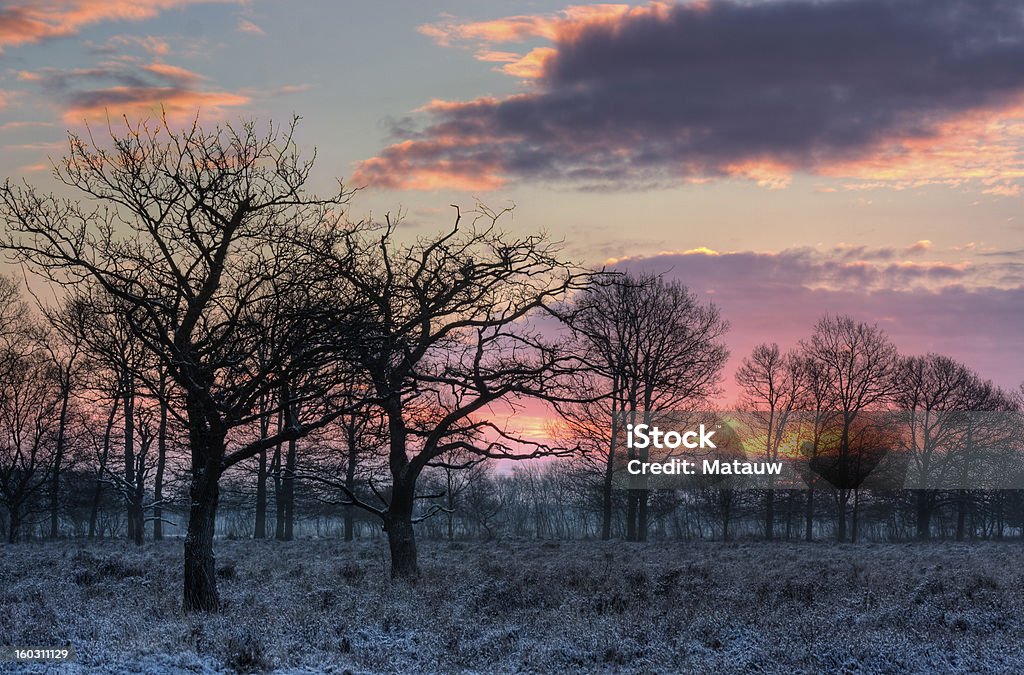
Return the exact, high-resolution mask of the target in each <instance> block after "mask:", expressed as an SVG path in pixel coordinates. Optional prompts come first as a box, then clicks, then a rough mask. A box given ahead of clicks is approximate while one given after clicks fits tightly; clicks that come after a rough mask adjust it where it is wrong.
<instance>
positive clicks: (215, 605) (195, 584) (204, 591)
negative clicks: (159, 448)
mask: <svg viewBox="0 0 1024 675" xmlns="http://www.w3.org/2000/svg"><path fill="white" fill-rule="evenodd" d="M193 452H194V451H193ZM219 478H220V476H219V475H218V470H217V466H216V464H215V463H213V462H207V463H206V465H205V466H203V467H200V468H199V469H198V470H193V472H192V485H191V487H190V489H189V496H190V497H191V504H192V505H191V508H190V509H189V516H188V534H187V535H186V536H185V589H184V590H185V595H184V608H185V611H203V612H212V611H216V610H217V609H219V608H220V598H219V596H218V595H217V576H216V568H215V565H216V561H215V558H214V555H213V535H214V528H215V525H216V521H217V499H218V497H219V492H220V488H219V485H218V481H219Z"/></svg>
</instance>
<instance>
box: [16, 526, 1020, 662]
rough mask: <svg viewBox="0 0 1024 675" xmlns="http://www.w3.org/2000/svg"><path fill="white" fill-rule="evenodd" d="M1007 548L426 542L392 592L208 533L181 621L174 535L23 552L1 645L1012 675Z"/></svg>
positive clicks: (374, 571) (315, 558)
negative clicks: (216, 599)
mask: <svg viewBox="0 0 1024 675" xmlns="http://www.w3.org/2000/svg"><path fill="white" fill-rule="evenodd" d="M1022 552H1024V551H1022V550H1021V547H1020V544H1019V543H1013V544H1002V545H1000V544H992V543H986V544H977V545H963V546H960V545H951V544H928V545H919V544H911V545H890V544H860V545H853V546H835V545H828V544H816V545H790V544H763V543H751V544H743V543H739V544H720V543H719V544H716V543H698V544H645V545H628V544H624V543H599V542H576V543H560V544H558V543H550V544H542V543H536V542H510V541H504V542H498V543H491V544H475V543H466V544H454V545H448V544H441V543H430V542H427V543H424V544H423V545H422V552H421V565H422V567H423V570H424V575H423V579H422V582H421V583H420V584H419V585H418V586H416V587H410V586H407V585H405V584H393V583H391V582H390V581H388V580H387V578H386V574H385V570H386V567H387V562H386V546H385V545H384V543H383V542H376V543H361V544H357V545H354V546H349V545H345V544H344V543H343V542H332V541H314V542H294V543H289V544H280V543H275V542H228V541H225V542H219V543H218V575H219V576H220V577H221V578H220V588H221V594H222V597H223V599H224V601H225V610H224V611H223V612H222V613H220V614H218V615H214V616H195V615H184V614H182V612H181V610H180V587H181V571H180V543H177V542H165V543H162V544H158V545H153V544H150V545H147V546H146V547H145V548H143V549H135V548H133V547H130V546H129V545H127V544H123V543H120V542H118V543H112V544H110V543H108V544H107V545H105V546H101V545H84V544H79V543H59V544H22V545H17V546H4V547H3V548H0V582H2V584H0V588H2V591H0V594H2V595H0V607H3V611H2V612H0V636H3V639H2V642H4V643H7V644H20V645H63V644H73V645H74V646H75V648H76V650H77V651H78V654H79V662H78V663H79V666H78V669H79V670H81V671H82V672H118V673H123V672H146V673H153V672H236V671H240V672H263V671H272V670H275V669H276V670H280V671H282V672H335V673H342V672H346V671H351V672H428V673H435V672H466V671H471V672H538V673H541V672H543V673H550V672H558V671H572V672H575V671H599V672H674V671H696V672H722V671H735V670H744V671H748V672H792V671H807V672H814V671H822V670H828V671H833V672H836V671H841V672H904V671H920V672H935V671H947V672H948V671H953V672H956V671H960V672H978V671H991V672H997V671H1003V672H1005V671H1020V670H1021V669H1024V639H1022V638H1024V618H1022V617H1024V597H1022V593H1021V589H1022V588H1024V567H1022V565H1021V564H1020V561H1021V554H1022ZM39 670H40V671H42V670H43V669H42V668H40V669H39ZM72 670H73V669H72Z"/></svg>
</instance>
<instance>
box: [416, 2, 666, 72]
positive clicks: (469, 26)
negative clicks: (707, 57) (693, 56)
mask: <svg viewBox="0 0 1024 675" xmlns="http://www.w3.org/2000/svg"><path fill="white" fill-rule="evenodd" d="M669 6H670V5H669V4H668V3H662V2H654V3H651V4H650V5H647V6H645V7H631V6H629V5H623V4H599V5H575V6H572V7H568V8H566V9H564V10H562V11H560V12H557V13H554V14H535V15H531V14H523V15H519V16H510V17H506V18H503V19H494V20H491V21H459V20H457V19H455V18H448V19H446V20H444V21H440V22H438V23H432V24H426V25H423V26H420V27H419V28H417V30H418V31H419V32H420V33H421V34H423V35H426V36H427V37H429V38H431V39H433V40H434V42H435V43H437V44H438V45H440V46H442V47H453V46H470V47H475V48H476V50H477V51H476V54H475V57H476V58H477V60H479V61H488V62H497V63H506V64H508V65H505V66H502V67H501V68H498V69H497V70H499V71H500V72H503V73H506V74H508V75H512V76H514V77H521V78H525V79H536V78H539V77H541V76H542V75H543V74H544V64H545V62H546V61H547V59H548V58H549V57H551V56H553V55H554V54H555V50H554V49H551V48H548V47H541V48H537V49H532V50H530V51H528V52H527V53H525V54H519V53H514V52H508V51H495V50H493V49H492V48H491V47H493V46H494V45H501V44H511V43H519V42H525V41H527V40H530V39H533V38H541V39H544V40H549V41H551V42H562V43H564V42H571V41H572V40H573V39H574V37H575V36H576V35H577V34H578V33H579V32H580V31H581V30H583V29H584V28H589V27H593V26H595V25H598V24H612V25H613V24H614V23H615V22H617V21H619V20H621V19H622V18H623V17H625V16H636V17H640V16H645V15H661V14H663V13H664V12H665V11H666V10H667V8H668V7H669Z"/></svg>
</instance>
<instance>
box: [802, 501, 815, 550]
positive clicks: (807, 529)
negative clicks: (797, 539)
mask: <svg viewBox="0 0 1024 675" xmlns="http://www.w3.org/2000/svg"><path fill="white" fill-rule="evenodd" d="M805 518H806V522H805V525H804V539H806V540H807V541H814V488H810V489H808V490H807V510H806V511H805Z"/></svg>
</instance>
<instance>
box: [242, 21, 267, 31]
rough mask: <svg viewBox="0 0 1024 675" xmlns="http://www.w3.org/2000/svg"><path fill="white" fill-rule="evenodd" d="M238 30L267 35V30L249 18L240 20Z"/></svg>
mask: <svg viewBox="0 0 1024 675" xmlns="http://www.w3.org/2000/svg"><path fill="white" fill-rule="evenodd" d="M238 32H240V33H249V34H250V35H266V34H267V33H266V31H264V30H263V29H262V28H260V27H259V26H257V25H256V24H254V23H253V22H252V21H249V20H248V19H239V20H238Z"/></svg>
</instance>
